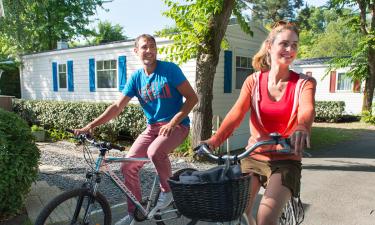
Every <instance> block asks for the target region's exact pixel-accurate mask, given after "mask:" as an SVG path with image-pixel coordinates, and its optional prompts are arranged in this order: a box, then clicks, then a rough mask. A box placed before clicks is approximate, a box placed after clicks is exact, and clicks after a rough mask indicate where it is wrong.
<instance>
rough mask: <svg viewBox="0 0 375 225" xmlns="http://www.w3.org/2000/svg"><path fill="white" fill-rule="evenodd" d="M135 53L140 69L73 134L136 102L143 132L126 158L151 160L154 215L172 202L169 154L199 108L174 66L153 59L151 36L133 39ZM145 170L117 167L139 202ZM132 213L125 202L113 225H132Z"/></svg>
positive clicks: (130, 165) (154, 50)
mask: <svg viewBox="0 0 375 225" xmlns="http://www.w3.org/2000/svg"><path fill="white" fill-rule="evenodd" d="M134 52H135V53H136V54H137V55H138V57H139V58H140V60H141V62H142V64H143V68H141V69H138V70H136V71H135V72H134V73H133V74H132V76H131V78H130V79H129V80H128V81H127V83H126V86H125V88H124V89H123V91H122V96H121V97H120V99H119V100H117V101H116V102H115V103H113V104H112V105H111V106H109V107H108V108H107V109H106V111H105V112H104V113H103V114H102V115H100V116H99V117H98V118H96V119H95V120H94V121H92V122H91V123H89V124H88V125H86V126H85V127H84V128H81V129H77V130H75V134H76V135H77V134H79V133H84V132H89V131H90V130H91V129H93V128H95V127H97V126H99V125H101V124H104V123H106V122H108V121H109V120H111V119H113V118H115V117H116V116H118V115H119V114H120V113H121V112H122V110H123V109H124V108H125V107H126V105H127V104H128V103H129V101H130V100H131V98H132V97H134V96H136V97H137V98H138V100H139V102H140V105H141V106H142V108H143V111H144V113H145V115H146V117H147V128H146V130H145V131H143V133H142V134H140V135H139V136H138V138H137V139H136V140H135V142H134V143H133V145H132V147H131V148H130V150H129V152H128V154H127V157H138V158H139V157H149V158H150V159H151V161H152V162H153V163H154V165H155V168H156V170H157V173H158V175H159V178H160V186H161V191H162V192H161V194H160V197H159V201H158V203H157V205H156V207H155V208H154V210H158V209H162V208H165V207H166V206H168V205H169V204H170V203H171V202H172V200H173V198H172V193H171V192H170V188H169V185H168V183H167V179H168V178H169V177H170V176H172V171H171V164H170V161H169V158H168V153H170V152H172V151H173V150H174V149H175V148H176V147H177V146H179V145H180V144H181V143H182V142H183V141H184V139H185V138H186V137H187V135H188V133H189V124H190V121H189V117H188V114H189V113H190V111H191V110H192V108H193V107H194V105H195V104H196V103H197V102H198V98H197V96H196V94H195V92H194V90H193V88H192V87H191V86H190V84H189V82H188V81H187V79H186V77H185V76H184V74H183V73H182V71H181V69H180V68H179V67H178V66H177V65H175V64H173V63H170V62H163V61H159V60H157V59H156V55H157V47H156V42H155V39H154V37H153V36H151V35H148V34H143V35H140V36H139V37H137V38H136V39H135V48H134ZM183 98H185V102H183ZM143 164H144V163H142V162H137V163H134V162H132V163H123V164H122V167H121V171H122V173H123V175H124V178H125V185H126V186H127V187H128V188H129V190H131V191H132V192H133V193H134V194H135V197H136V198H137V199H138V200H141V189H140V182H139V175H138V172H139V170H140V168H141V167H142V166H143ZM134 210H135V207H134V205H133V203H132V202H131V201H130V200H128V211H129V214H128V216H126V217H124V218H123V219H122V220H120V221H119V222H117V223H116V225H126V224H131V223H132V222H133V213H134Z"/></svg>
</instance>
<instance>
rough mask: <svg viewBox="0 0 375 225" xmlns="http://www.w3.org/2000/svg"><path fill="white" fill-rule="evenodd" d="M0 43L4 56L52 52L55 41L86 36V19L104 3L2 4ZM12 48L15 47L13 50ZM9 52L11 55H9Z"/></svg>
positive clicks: (29, 0)
mask: <svg viewBox="0 0 375 225" xmlns="http://www.w3.org/2000/svg"><path fill="white" fill-rule="evenodd" d="M3 3H4V9H5V17H4V18H0V41H1V44H2V45H4V46H6V47H2V48H7V51H8V52H7V54H10V55H19V54H22V53H30V52H38V51H44V50H52V49H55V48H56V45H57V41H60V40H70V39H72V38H75V37H78V36H89V35H91V34H92V31H91V30H90V29H88V28H86V26H87V25H88V24H89V23H90V20H89V17H90V16H93V15H95V13H96V7H97V6H100V7H101V6H102V4H103V0H86V1H81V0H67V1H61V0H4V1H3ZM12 46H14V47H12ZM9 51H10V52H9Z"/></svg>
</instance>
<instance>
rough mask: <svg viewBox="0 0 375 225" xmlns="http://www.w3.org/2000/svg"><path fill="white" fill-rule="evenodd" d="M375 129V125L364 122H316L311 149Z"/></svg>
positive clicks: (349, 138) (352, 137) (350, 138)
mask: <svg viewBox="0 0 375 225" xmlns="http://www.w3.org/2000/svg"><path fill="white" fill-rule="evenodd" d="M370 130H371V131H375V126H374V125H369V124H366V123H362V122H352V123H314V124H313V128H312V133H311V149H309V150H307V151H311V150H312V151H314V150H315V149H320V148H323V147H326V146H329V145H334V144H336V143H339V142H341V141H346V140H352V139H354V138H356V137H357V136H358V135H360V134H361V133H363V132H366V131H367V132H368V131H370Z"/></svg>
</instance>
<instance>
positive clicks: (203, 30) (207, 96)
mask: <svg viewBox="0 0 375 225" xmlns="http://www.w3.org/2000/svg"><path fill="white" fill-rule="evenodd" d="M164 2H165V3H166V4H167V5H168V7H169V8H170V9H169V10H168V11H167V12H165V13H164V15H166V16H167V17H170V18H172V19H173V20H174V21H175V22H176V30H174V29H173V30H174V31H176V32H170V30H168V29H167V30H164V31H161V32H159V35H161V36H164V37H168V38H170V39H172V40H173V41H174V42H173V44H172V45H169V46H165V47H162V48H161V49H160V50H161V52H164V53H167V59H170V60H174V61H177V62H179V63H183V62H186V61H187V60H189V59H191V58H196V59H197V63H196V80H195V86H196V91H197V94H198V99H199V103H198V105H197V106H196V107H195V108H194V109H193V132H192V145H193V146H195V145H197V144H198V143H199V141H200V140H205V139H207V138H209V137H210V136H211V135H212V98H213V94H212V89H213V81H214V76H215V73H216V66H217V64H218V60H219V54H220V50H221V48H220V47H221V46H222V41H223V38H224V35H225V32H226V29H227V25H228V23H229V18H230V16H231V15H232V13H233V14H234V15H235V16H236V17H237V20H238V22H239V24H240V25H241V27H242V29H243V30H244V31H246V32H247V33H248V34H251V30H250V27H249V25H248V24H247V23H246V21H245V19H244V17H243V16H242V15H241V8H243V7H244V6H245V3H244V2H243V1H239V0H237V1H236V0H196V1H193V0H186V1H185V3H186V4H184V5H181V4H178V3H175V2H173V1H171V0H164Z"/></svg>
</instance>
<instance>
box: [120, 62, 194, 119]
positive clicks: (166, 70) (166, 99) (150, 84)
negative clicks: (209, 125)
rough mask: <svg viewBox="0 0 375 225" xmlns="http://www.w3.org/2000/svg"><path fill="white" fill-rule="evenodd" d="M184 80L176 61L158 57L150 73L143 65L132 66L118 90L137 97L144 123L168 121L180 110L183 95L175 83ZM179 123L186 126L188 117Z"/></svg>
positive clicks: (178, 83)
mask: <svg viewBox="0 0 375 225" xmlns="http://www.w3.org/2000/svg"><path fill="white" fill-rule="evenodd" d="M185 80H186V77H185V75H184V74H183V73H182V71H181V69H180V68H179V67H178V66H177V65H176V64H174V63H171V62H164V61H159V60H158V61H157V64H156V69H155V71H154V72H153V73H152V74H150V75H147V74H146V73H145V72H144V69H143V68H141V69H138V70H136V71H135V72H134V73H133V74H132V75H131V77H130V79H129V80H128V82H127V83H126V85H125V88H124V89H123V90H122V94H123V95H125V96H128V97H130V98H132V97H134V96H136V97H137V98H138V101H139V102H140V104H141V106H142V108H143V111H144V113H145V115H146V117H147V123H148V124H154V123H158V122H169V121H170V120H171V119H172V118H173V117H174V116H175V115H176V114H177V113H178V112H179V111H180V110H181V107H182V104H183V101H182V100H183V96H182V95H181V94H180V92H179V91H178V90H177V87H178V86H179V85H181V84H182V83H183V82H184V81H185ZM181 123H182V124H183V125H187V126H189V124H190V120H189V117H186V118H184V119H183V120H182V122H181Z"/></svg>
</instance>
